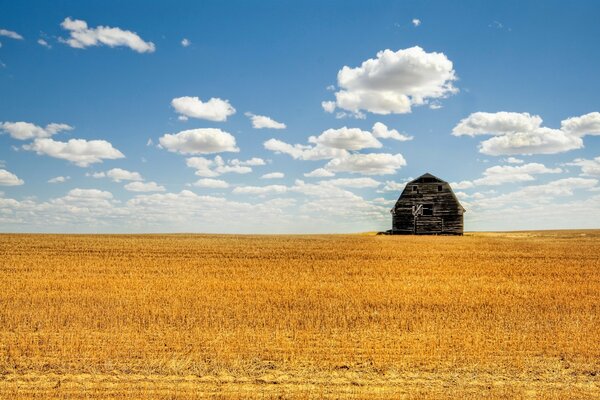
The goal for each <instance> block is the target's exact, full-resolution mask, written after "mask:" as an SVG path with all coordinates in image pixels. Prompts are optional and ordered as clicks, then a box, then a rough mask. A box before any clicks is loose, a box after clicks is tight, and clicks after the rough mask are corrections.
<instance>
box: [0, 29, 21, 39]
mask: <svg viewBox="0 0 600 400" xmlns="http://www.w3.org/2000/svg"><path fill="white" fill-rule="evenodd" d="M0 36H5V37H8V38H11V39H16V40H23V36H21V35H19V34H18V33H17V32H14V31H9V30H8V29H0Z"/></svg>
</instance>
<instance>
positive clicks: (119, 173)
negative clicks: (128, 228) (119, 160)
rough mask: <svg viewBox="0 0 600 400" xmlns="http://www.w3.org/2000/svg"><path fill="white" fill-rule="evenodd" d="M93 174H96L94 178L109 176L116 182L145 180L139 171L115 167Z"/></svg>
mask: <svg viewBox="0 0 600 400" xmlns="http://www.w3.org/2000/svg"><path fill="white" fill-rule="evenodd" d="M93 176H94V178H98V177H104V176H107V177H109V178H110V179H112V180H113V181H114V182H121V181H142V180H143V179H142V176H141V175H140V173H139V172H132V171H127V170H125V169H121V168H113V169H111V170H109V171H107V172H106V173H101V174H98V175H96V174H94V175H93Z"/></svg>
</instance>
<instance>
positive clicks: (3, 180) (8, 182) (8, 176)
mask: <svg viewBox="0 0 600 400" xmlns="http://www.w3.org/2000/svg"><path fill="white" fill-rule="evenodd" d="M24 183H25V182H23V179H19V178H18V177H17V176H16V175H15V174H13V173H12V172H9V171H7V170H5V169H0V185H2V186H21V185H22V184H24Z"/></svg>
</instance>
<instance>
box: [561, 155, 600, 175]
mask: <svg viewBox="0 0 600 400" xmlns="http://www.w3.org/2000/svg"><path fill="white" fill-rule="evenodd" d="M567 165H574V166H578V167H581V174H582V175H584V176H597V177H600V157H596V158H594V159H593V160H588V159H585V158H576V159H575V160H573V162H570V163H567Z"/></svg>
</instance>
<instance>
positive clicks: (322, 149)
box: [264, 139, 347, 160]
mask: <svg viewBox="0 0 600 400" xmlns="http://www.w3.org/2000/svg"><path fill="white" fill-rule="evenodd" d="M264 146H265V149H267V150H271V151H274V152H275V153H283V154H288V155H290V156H291V157H292V158H294V159H296V160H327V159H331V158H334V157H340V156H343V155H345V154H347V152H346V150H342V149H334V148H330V147H326V146H322V145H319V144H317V145H316V146H307V145H302V144H293V145H292V144H288V143H285V142H283V141H281V140H278V139H269V140H267V141H266V142H264Z"/></svg>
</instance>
